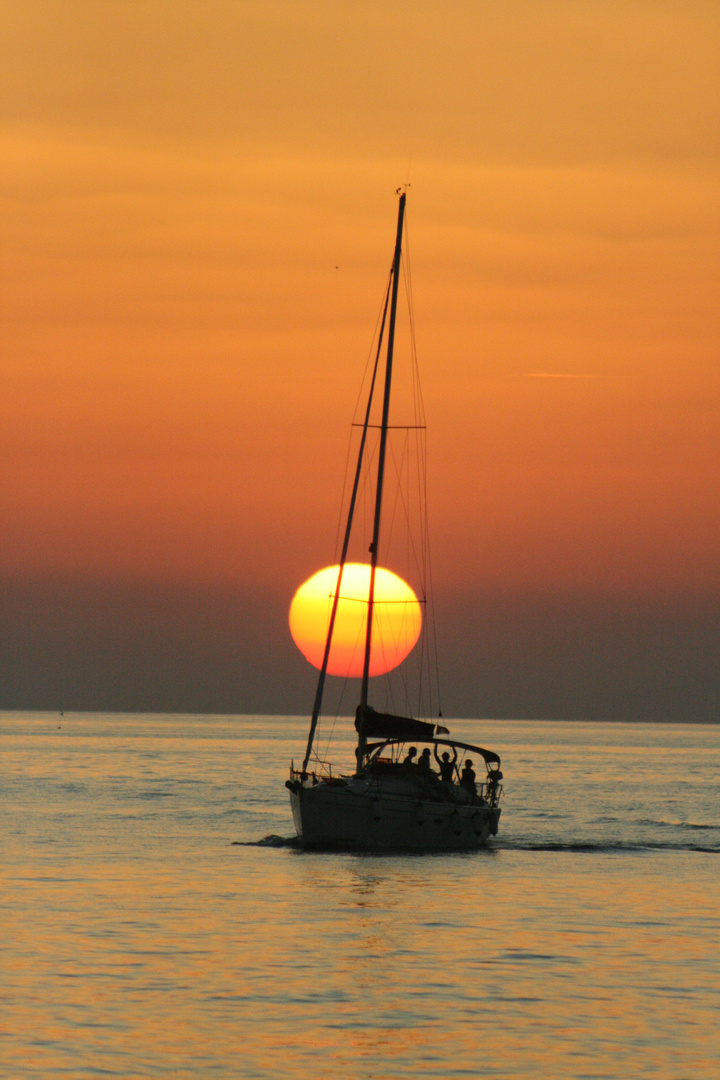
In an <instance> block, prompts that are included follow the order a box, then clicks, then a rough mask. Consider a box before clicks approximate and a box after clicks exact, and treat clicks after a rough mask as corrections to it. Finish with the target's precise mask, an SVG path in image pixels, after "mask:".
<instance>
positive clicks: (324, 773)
mask: <svg viewBox="0 0 720 1080" xmlns="http://www.w3.org/2000/svg"><path fill="white" fill-rule="evenodd" d="M315 764H316V768H314V769H296V768H295V762H294V761H292V762H290V780H291V781H293V782H299V783H301V784H304V783H307V781H308V780H309V781H311V782H312V784H313V786H314V785H316V784H319V783H320V781H321V780H330V781H332V780H334V779H337V778H336V777H333V771H332V763H331V762H329V761H322V760H321V759H320V758H318V759H317V761H316V763H315Z"/></svg>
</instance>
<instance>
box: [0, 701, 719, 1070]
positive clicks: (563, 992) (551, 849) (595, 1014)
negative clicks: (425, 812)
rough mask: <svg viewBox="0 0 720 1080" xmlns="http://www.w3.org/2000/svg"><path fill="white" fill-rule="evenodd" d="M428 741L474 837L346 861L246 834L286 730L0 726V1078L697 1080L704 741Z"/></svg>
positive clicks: (268, 797)
mask: <svg viewBox="0 0 720 1080" xmlns="http://www.w3.org/2000/svg"><path fill="white" fill-rule="evenodd" d="M450 726H451V729H452V731H453V734H455V735H457V736H458V737H460V738H465V739H467V740H468V741H471V742H480V743H481V744H482V745H485V746H488V747H491V748H493V749H496V750H497V751H498V752H499V753H500V754H501V756H502V759H503V771H504V773H505V802H504V810H503V817H502V820H501V824H500V835H499V837H498V839H497V842H496V843H495V844H494V845H493V847H492V848H491V849H490V850H489V851H485V852H479V853H476V854H472V855H435V856H412V857H411V856H407V857H398V856H385V857H380V856H376V857H373V856H364V857H363V856H358V855H352V854H318V853H308V852H302V851H299V850H297V849H296V848H294V847H293V846H291V845H288V844H286V845H284V846H277V847H274V846H263V845H262V844H257V843H256V842H257V841H260V840H262V839H263V838H264V837H268V836H275V837H284V838H287V837H289V836H290V835H291V834H292V822H291V818H290V811H289V806H288V801H287V798H286V796H287V792H286V791H285V788H284V781H285V778H286V775H287V766H288V763H289V761H290V758H291V757H294V758H295V759H296V760H297V759H298V758H299V757H300V756H301V753H302V749H303V745H304V738H305V721H300V720H297V719H295V718H286V717H216V716H127V715H109V714H90V713H85V714H65V715H64V716H62V717H60V716H59V715H51V714H48V713H43V714H40V713H15V714H11V713H4V714H0V745H1V746H2V820H3V848H2V863H3V878H4V885H3V890H2V939H1V943H2V955H1V964H2V968H1V980H2V982H1V985H2V997H3V999H4V1007H3V1010H2V1035H1V1037H0V1075H2V1076H3V1077H4V1078H6V1080H14V1078H22V1080H26V1078H30V1077H32V1078H42V1080H48V1078H55V1077H73V1078H75V1077H78V1078H79V1077H120V1078H123V1080H132V1078H136V1077H137V1078H140V1077H172V1078H176V1080H180V1078H186V1077H187V1078H189V1077H193V1078H205V1077H218V1078H222V1080H225V1078H235V1077H262V1078H266V1077H273V1078H275V1077H278V1078H279V1077H288V1078H290V1080H296V1078H311V1077H312V1078H313V1080H316V1078H326V1077H327V1078H330V1077H332V1078H333V1080H335V1078H338V1077H340V1078H342V1080H345V1078H370V1077H372V1078H374V1080H375V1078H377V1080H380V1078H383V1080H385V1078H387V1080H391V1078H392V1080H394V1078H397V1077H434V1078H441V1077H443V1078H444V1077H482V1078H499V1077H503V1078H515V1077H537V1078H543V1080H561V1078H562V1080H567V1078H570V1080H574V1078H577V1080H580V1078H583V1080H590V1078H593V1080H599V1078H612V1080H619V1078H622V1080H638V1078H643V1077H647V1078H648V1080H650V1078H652V1080H671V1078H672V1080H701V1078H702V1080H717V1078H718V1077H719V1076H720V800H719V799H718V786H719V780H720V739H719V735H720V729H719V728H718V727H712V726H693V725H688V726H670V725H665V724H658V725H656V726H653V725H632V724H608V725H601V724H567V723H526V722H504V723H499V722H492V723H491V722H470V721H463V722H457V723H451V725H450ZM349 751H350V744H349V743H348V745H347V752H348V753H349ZM238 842H240V843H238Z"/></svg>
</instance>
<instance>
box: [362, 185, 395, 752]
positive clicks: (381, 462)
mask: <svg viewBox="0 0 720 1080" xmlns="http://www.w3.org/2000/svg"><path fill="white" fill-rule="evenodd" d="M404 217H405V193H404V192H403V194H402V195H401V196H400V203H399V205H398V220H397V234H396V236H395V256H394V258H393V268H392V301H391V304H390V326H389V329H388V346H387V360H386V363H385V393H384V396H383V411H382V422H381V426H380V449H379V453H378V472H377V485H376V488H375V518H374V522H373V535H372V542H371V544H370V589H369V592H368V608H367V623H366V628H365V660H364V663H363V674H362V687H361V690H360V708H361V715H362V711H363V710H364V709H365V708H367V703H368V680H369V677H370V654H371V651H372V623H373V609H374V606H375V572H376V570H377V561H378V543H379V540H380V514H381V511H382V490H383V479H384V476H385V451H386V448H387V435H388V418H389V415H390V386H391V383H392V364H393V349H394V346H395V318H396V316H397V296H398V283H399V280H400V257H401V254H402V232H403V219H404ZM365 742H366V740H365V736H364V734H363V732H362V730H361V731H360V733H359V736H358V753H357V760H358V769H360V768H362V761H363V755H364V751H365Z"/></svg>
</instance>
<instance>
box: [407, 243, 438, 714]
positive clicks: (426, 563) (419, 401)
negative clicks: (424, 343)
mask: <svg viewBox="0 0 720 1080" xmlns="http://www.w3.org/2000/svg"><path fill="white" fill-rule="evenodd" d="M405 252H406V258H404V259H403V276H404V281H405V291H406V298H407V305H408V311H409V313H410V352H411V358H412V368H413V391H414V395H413V396H414V401H415V410H416V411H415V416H416V419H418V420H420V419H421V420H422V422H423V426H424V425H425V421H426V415H425V403H424V401H423V395H422V384H421V382H420V368H419V363H418V356H417V339H416V336H415V313H414V304H413V293H412V274H411V269H410V267H411V259H410V235H409V229H408V227H407V224H406V227H405ZM418 454H419V456H420V457H422V458H423V467H422V469H421V471H420V475H421V476H422V478H423V482H424V498H423V504H424V508H425V514H424V516H425V522H424V529H423V538H424V547H425V558H424V559H423V567H424V568H425V573H426V575H427V589H428V593H427V595H428V596H429V599H430V605H429V608H428V614H429V615H430V624H431V626H430V628H429V633H428V663H429V664H431V663H432V660H433V659H434V661H435V681H436V692H437V697H438V711H441V710H442V703H441V700H440V666H439V655H438V647H437V621H436V619H435V599H434V588H433V577H432V559H431V557H430V528H429V518H428V509H427V505H428V504H427V443H426V442H425V443H424V444H423V446H422V448H420V447H419V448H418ZM431 643H432V649H431V648H430V646H431ZM431 653H432V654H433V655H431ZM430 690H432V687H431V685H430ZM430 704H431V705H432V702H431V703H430Z"/></svg>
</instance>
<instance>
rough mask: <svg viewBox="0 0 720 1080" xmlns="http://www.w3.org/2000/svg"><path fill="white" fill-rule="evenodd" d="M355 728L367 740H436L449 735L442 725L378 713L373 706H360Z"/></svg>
mask: <svg viewBox="0 0 720 1080" xmlns="http://www.w3.org/2000/svg"><path fill="white" fill-rule="evenodd" d="M355 728H356V730H357V732H358V735H363V736H364V737H365V738H366V739H418V740H423V739H426V740H427V739H434V738H435V737H436V736H437V735H448V734H449V731H448V729H447V728H446V727H441V725H440V724H429V723H427V721H425V720H414V719H413V718H412V717H410V716H393V715H392V714H391V713H381V712H376V711H375V709H373V707H372V705H358V707H357V711H356V713H355Z"/></svg>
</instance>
